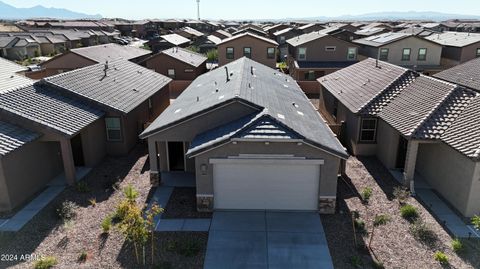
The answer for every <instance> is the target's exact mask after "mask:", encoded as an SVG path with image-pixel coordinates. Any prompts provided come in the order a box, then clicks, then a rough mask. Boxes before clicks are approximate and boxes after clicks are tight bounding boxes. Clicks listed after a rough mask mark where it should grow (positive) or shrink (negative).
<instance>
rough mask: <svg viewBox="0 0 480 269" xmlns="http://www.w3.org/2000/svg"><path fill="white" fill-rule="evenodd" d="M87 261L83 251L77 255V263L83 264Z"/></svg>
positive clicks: (85, 253) (86, 254)
mask: <svg viewBox="0 0 480 269" xmlns="http://www.w3.org/2000/svg"><path fill="white" fill-rule="evenodd" d="M87 259H88V253H87V252H86V251H85V250H84V251H82V252H81V253H80V255H78V262H81V263H84V262H86V261H87Z"/></svg>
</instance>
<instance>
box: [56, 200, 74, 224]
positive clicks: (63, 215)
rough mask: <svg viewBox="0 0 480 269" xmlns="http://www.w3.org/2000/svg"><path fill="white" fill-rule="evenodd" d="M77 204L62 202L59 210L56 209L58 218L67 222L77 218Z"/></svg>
mask: <svg viewBox="0 0 480 269" xmlns="http://www.w3.org/2000/svg"><path fill="white" fill-rule="evenodd" d="M77 208H78V206H77V204H75V203H74V202H72V201H64V202H63V203H62V204H61V205H60V207H59V208H57V215H58V217H59V218H60V219H61V220H63V221H65V222H67V221H69V220H72V219H74V218H75V217H76V216H77Z"/></svg>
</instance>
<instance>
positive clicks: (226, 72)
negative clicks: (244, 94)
mask: <svg viewBox="0 0 480 269" xmlns="http://www.w3.org/2000/svg"><path fill="white" fill-rule="evenodd" d="M225 74H226V75H227V82H229V81H230V75H229V74H228V67H227V66H225Z"/></svg>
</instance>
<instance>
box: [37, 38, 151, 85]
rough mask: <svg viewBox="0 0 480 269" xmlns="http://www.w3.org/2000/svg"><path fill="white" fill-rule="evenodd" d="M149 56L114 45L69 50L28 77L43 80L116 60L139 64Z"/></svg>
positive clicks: (147, 51) (144, 52)
mask: <svg viewBox="0 0 480 269" xmlns="http://www.w3.org/2000/svg"><path fill="white" fill-rule="evenodd" d="M150 54H151V51H149V50H145V49H141V48H136V47H132V46H122V45H118V44H114V43H110V44H105V45H97V46H91V47H86V48H78V49H72V50H69V51H67V52H65V53H63V54H61V55H58V56H56V57H54V58H52V59H50V60H48V61H46V62H43V63H41V64H40V67H41V68H42V70H41V71H40V72H39V73H38V74H29V75H30V77H32V76H35V78H43V77H46V76H51V75H55V74H59V73H63V72H67V71H71V70H74V69H78V68H82V67H85V66H89V65H94V64H97V63H105V62H106V61H112V60H116V59H126V60H130V61H132V62H136V63H138V62H140V61H142V60H143V59H145V58H146V57H148V56H149V55H150Z"/></svg>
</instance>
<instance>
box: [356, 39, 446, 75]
mask: <svg viewBox="0 0 480 269" xmlns="http://www.w3.org/2000/svg"><path fill="white" fill-rule="evenodd" d="M353 42H354V43H356V44H358V45H360V46H361V47H360V52H359V53H360V54H362V55H364V56H367V57H371V58H376V59H379V60H382V61H385V62H389V63H391V64H395V65H400V66H403V67H407V68H410V69H414V70H416V71H419V72H423V73H424V74H427V75H428V74H432V73H436V72H438V71H440V69H441V66H440V61H441V59H442V46H441V45H439V44H437V43H435V42H432V41H430V40H427V39H424V38H421V37H418V36H415V35H411V34H405V33H384V34H380V35H375V36H369V37H366V38H362V39H357V40H354V41H353Z"/></svg>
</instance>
